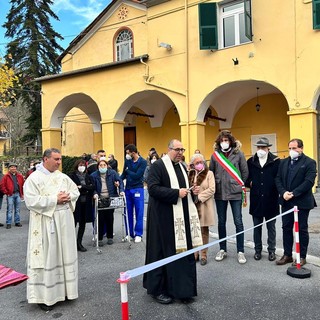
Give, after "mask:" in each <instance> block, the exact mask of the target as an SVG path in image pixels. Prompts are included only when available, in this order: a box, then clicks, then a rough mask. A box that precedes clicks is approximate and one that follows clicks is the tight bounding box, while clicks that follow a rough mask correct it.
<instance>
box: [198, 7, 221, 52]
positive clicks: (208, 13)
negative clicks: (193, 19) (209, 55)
mask: <svg viewBox="0 0 320 320" xmlns="http://www.w3.org/2000/svg"><path fill="white" fill-rule="evenodd" d="M199 36H200V49H201V50H208V49H218V32H217V6H216V4H215V3H201V4H199Z"/></svg>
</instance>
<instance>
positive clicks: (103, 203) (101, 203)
mask: <svg viewBox="0 0 320 320" xmlns="http://www.w3.org/2000/svg"><path fill="white" fill-rule="evenodd" d="M110 204H111V200H110V198H100V199H99V200H98V208H108V207H110Z"/></svg>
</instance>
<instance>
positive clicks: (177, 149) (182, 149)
mask: <svg viewBox="0 0 320 320" xmlns="http://www.w3.org/2000/svg"><path fill="white" fill-rule="evenodd" d="M170 149H171V150H174V151H175V152H181V153H184V152H185V151H186V149H184V148H170Z"/></svg>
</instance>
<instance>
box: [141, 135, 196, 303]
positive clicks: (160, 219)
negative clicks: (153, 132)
mask: <svg viewBox="0 0 320 320" xmlns="http://www.w3.org/2000/svg"><path fill="white" fill-rule="evenodd" d="M184 151H185V149H184V148H183V146H182V143H181V142H180V141H178V140H172V141H170V143H169V146H168V153H167V155H166V156H164V157H163V158H162V159H159V160H157V161H156V162H154V163H153V165H152V166H151V167H150V171H149V176H148V181H147V182H148V190H149V195H150V198H149V204H148V214H147V246H146V264H149V263H152V262H155V261H158V260H161V259H163V258H167V257H169V256H172V255H175V254H176V253H179V252H183V251H186V250H189V249H192V248H193V247H196V246H200V245H202V237H201V232H200V224H199V223H197V222H199V219H198V214H197V211H196V207H195V205H194V203H193V202H192V198H191V191H190V190H189V184H188V179H187V175H186V169H185V168H184V167H183V166H182V165H181V163H180V161H181V157H182V155H183V153H184ZM192 193H193V194H194V195H196V194H198V193H199V187H193V190H192ZM195 220H197V222H195V223H194V221H195ZM190 221H192V224H190ZM198 228H199V229H198ZM182 238H183V239H182ZM143 286H144V288H146V289H147V293H148V294H150V295H152V297H153V298H154V299H155V300H156V301H157V302H159V303H163V304H168V303H171V302H172V301H173V299H180V300H182V301H183V302H190V301H192V298H193V297H194V296H196V295H197V277H196V262H195V258H194V254H193V253H192V254H190V255H188V256H186V257H183V258H181V259H179V260H176V261H174V262H171V263H169V264H167V265H165V266H162V267H159V268H157V269H155V270H152V271H149V272H148V273H146V274H144V278H143Z"/></svg>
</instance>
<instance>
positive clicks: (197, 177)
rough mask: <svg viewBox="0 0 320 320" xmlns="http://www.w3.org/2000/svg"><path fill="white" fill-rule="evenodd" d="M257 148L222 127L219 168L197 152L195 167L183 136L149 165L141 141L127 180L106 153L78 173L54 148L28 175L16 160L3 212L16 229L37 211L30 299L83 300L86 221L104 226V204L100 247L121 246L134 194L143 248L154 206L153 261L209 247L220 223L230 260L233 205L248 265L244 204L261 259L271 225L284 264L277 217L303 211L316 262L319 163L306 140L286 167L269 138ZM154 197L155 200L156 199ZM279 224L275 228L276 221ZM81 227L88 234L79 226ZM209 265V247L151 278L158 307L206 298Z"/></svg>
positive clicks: (303, 232)
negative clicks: (313, 224) (311, 219)
mask: <svg viewBox="0 0 320 320" xmlns="http://www.w3.org/2000/svg"><path fill="white" fill-rule="evenodd" d="M255 146H256V148H257V150H256V152H255V154H254V155H253V156H252V157H250V158H249V159H248V160H246V159H245V156H244V154H243V152H242V151H241V143H240V141H238V140H236V138H235V137H234V136H233V135H232V133H231V132H230V131H228V130H222V131H221V132H220V133H219V135H218V136H217V138H216V140H215V142H214V144H213V153H212V156H211V158H210V162H209V165H208V164H207V161H206V160H205V158H204V156H203V155H202V154H201V152H200V150H198V149H197V150H195V151H194V154H192V155H191V158H190V160H189V161H186V159H185V158H184V156H183V154H184V152H185V148H184V147H183V144H182V142H181V141H179V140H177V139H173V140H171V141H170V142H169V144H168V150H167V152H166V153H163V154H161V155H160V156H159V154H158V152H157V151H156V150H155V148H151V149H150V150H149V153H148V156H147V157H146V159H145V158H143V157H142V156H141V155H140V153H139V151H138V149H137V147H136V146H135V145H133V144H129V145H127V146H125V149H124V153H125V159H124V166H123V170H122V172H121V173H120V172H119V171H118V162H117V160H116V159H115V158H114V156H113V155H112V154H109V155H108V157H107V156H106V152H105V150H102V149H101V150H98V151H97V153H96V154H92V155H90V156H88V155H86V154H83V155H82V157H81V158H79V159H78V160H77V161H76V162H75V163H74V167H73V170H72V172H71V173H70V174H69V175H66V174H63V173H62V172H60V171H59V167H60V165H61V161H62V158H61V152H60V151H59V150H58V149H55V148H51V149H47V150H45V151H44V154H43V157H42V160H41V161H33V162H32V163H30V168H29V170H28V172H27V174H26V176H25V177H23V175H22V174H21V173H19V172H18V170H17V167H18V166H17V164H16V163H13V162H11V163H9V165H8V173H6V174H5V175H4V176H3V177H0V178H1V183H0V190H1V194H0V209H1V205H2V200H3V196H4V195H6V198H7V215H6V228H7V229H10V228H11V225H12V221H14V225H15V226H16V227H21V226H22V224H21V221H20V202H21V200H25V203H26V206H27V208H28V209H29V210H30V221H29V241H28V252H27V270H28V276H29V279H28V284H27V298H28V302H29V303H37V304H39V306H40V308H41V309H43V310H46V311H48V310H51V309H52V308H53V306H54V305H55V304H56V303H57V302H59V301H64V300H65V299H76V298H77V297H78V265H77V261H78V260H77V251H78V252H86V251H87V249H86V248H85V247H84V246H83V236H84V233H85V228H86V223H88V222H91V223H93V222H94V219H95V216H94V208H93V207H94V204H95V203H98V205H99V221H98V222H99V229H98V230H97V233H98V245H99V246H103V245H104V244H105V243H104V240H103V238H104V236H105V235H106V238H107V241H106V244H107V245H112V244H113V243H114V242H113V235H114V230H113V227H114V209H113V208H112V209H111V208H108V206H109V205H110V197H119V196H120V197H125V198H126V210H127V216H128V225H126V230H127V236H126V239H127V240H133V241H134V242H135V243H140V242H141V241H143V236H144V235H143V231H144V225H143V224H144V205H145V197H147V199H148V200H147V203H148V209H147V225H146V232H147V236H146V258H145V263H146V264H149V263H152V262H155V261H158V260H161V259H163V258H167V257H169V256H172V255H175V254H177V253H180V252H183V251H187V250H190V249H192V248H196V247H199V246H201V245H203V244H208V242H209V227H210V226H213V225H214V224H215V217H216V216H217V224H218V234H219V239H220V240H221V241H220V242H219V246H220V248H219V249H220V250H219V251H218V252H217V254H216V255H215V260H216V261H222V260H224V259H225V258H227V256H228V251H227V242H226V239H225V238H226V237H227V231H226V221H227V208H228V204H230V207H231V213H232V216H233V222H234V225H235V231H236V233H237V237H236V240H237V241H236V248H237V260H238V262H239V263H240V264H244V263H246V261H247V260H246V257H245V253H244V233H243V231H244V225H243V221H242V207H243V206H246V204H247V190H248V189H250V207H249V213H250V214H251V215H252V220H253V225H254V226H255V228H254V231H253V238H254V244H255V247H254V249H255V253H254V259H255V260H260V259H261V258H262V240H261V238H262V222H263V221H264V220H266V221H267V223H266V227H267V232H268V233H267V234H268V240H267V242H268V248H267V249H268V259H269V260H270V261H274V260H276V254H275V250H276V228H275V220H274V219H273V220H272V218H274V217H275V216H277V215H279V213H280V210H279V208H280V207H279V204H280V205H281V211H282V212H286V211H289V210H290V209H292V208H293V207H294V206H298V207H299V223H300V230H299V233H300V247H301V265H304V264H306V263H307V261H306V256H307V249H308V242H309V235H308V215H309V212H310V210H311V209H312V208H313V207H314V206H316V203H315V199H314V197H313V194H312V187H313V185H314V182H315V178H316V174H317V171H316V162H315V161H314V160H313V159H311V158H309V157H307V156H306V155H305V154H304V153H303V142H302V140H301V139H292V140H290V142H289V144H288V149H289V157H288V158H286V159H284V160H280V159H279V158H278V157H277V156H276V155H274V154H272V153H271V152H270V147H271V146H272V144H270V142H269V140H268V139H267V138H266V137H261V138H259V139H258V141H257V142H256V144H255ZM146 190H147V193H146ZM270 219H271V221H269V220H270ZM293 225H294V218H293V213H292V212H291V213H289V214H286V215H283V216H282V228H283V247H284V254H283V256H282V257H281V258H280V259H279V260H277V261H276V264H277V265H284V264H286V263H292V264H293V265H296V263H297V262H296V261H294V260H293V258H292V247H293V235H292V230H293ZM77 226H78V228H77ZM72 230H73V231H72ZM197 261H199V263H200V265H201V266H205V265H206V264H207V263H208V249H207V248H206V249H202V250H200V251H199V252H196V253H195V254H190V255H187V256H185V257H184V258H181V259H179V260H176V261H174V262H171V263H170V264H167V265H165V266H162V267H159V268H157V269H155V270H152V271H149V272H148V273H146V274H144V277H143V286H144V288H146V289H147V293H148V294H150V295H151V296H152V297H153V298H154V299H155V300H156V301H157V302H159V303H162V304H169V303H171V302H173V301H174V299H180V300H181V301H183V302H186V303H189V302H191V301H193V297H195V296H196V295H197V277H196V262H197Z"/></svg>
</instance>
